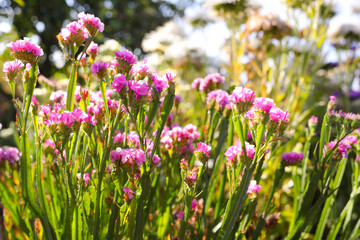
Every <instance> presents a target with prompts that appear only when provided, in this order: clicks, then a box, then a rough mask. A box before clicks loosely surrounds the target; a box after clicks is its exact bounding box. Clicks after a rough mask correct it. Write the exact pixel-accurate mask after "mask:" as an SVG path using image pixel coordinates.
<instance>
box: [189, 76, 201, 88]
mask: <svg viewBox="0 0 360 240" xmlns="http://www.w3.org/2000/svg"><path fill="white" fill-rule="evenodd" d="M202 81H203V79H202V78H195V79H194V81H193V82H192V83H191V87H192V88H193V89H195V90H200V89H199V87H200V83H201V82H202Z"/></svg>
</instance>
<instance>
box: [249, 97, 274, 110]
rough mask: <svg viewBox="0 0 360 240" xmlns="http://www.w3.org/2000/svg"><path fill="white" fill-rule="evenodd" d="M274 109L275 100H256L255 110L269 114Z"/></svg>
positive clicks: (262, 98) (263, 98) (259, 98)
mask: <svg viewBox="0 0 360 240" xmlns="http://www.w3.org/2000/svg"><path fill="white" fill-rule="evenodd" d="M272 107H275V103H274V100H273V99H270V98H265V97H258V98H255V101H254V108H255V109H257V110H260V111H262V112H264V113H266V114H268V113H269V112H270V110H271V108H272Z"/></svg>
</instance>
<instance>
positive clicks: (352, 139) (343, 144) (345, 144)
mask: <svg viewBox="0 0 360 240" xmlns="http://www.w3.org/2000/svg"><path fill="white" fill-rule="evenodd" d="M356 142H357V137H356V136H353V135H348V136H346V137H345V138H344V139H343V140H341V141H340V142H339V143H338V141H337V140H335V141H331V142H329V144H328V145H327V146H324V153H327V151H330V150H332V149H333V148H334V147H335V146H336V144H337V148H336V150H335V154H334V155H333V159H334V160H341V159H342V158H347V157H348V152H349V150H348V149H350V148H351V146H352V145H354V144H355V143H356Z"/></svg>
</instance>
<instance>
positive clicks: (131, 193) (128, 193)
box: [123, 187, 135, 200]
mask: <svg viewBox="0 0 360 240" xmlns="http://www.w3.org/2000/svg"><path fill="white" fill-rule="evenodd" d="M123 191H124V193H125V196H126V197H125V198H126V199H128V200H131V199H132V198H133V197H134V196H135V192H134V191H133V190H131V189H129V188H127V187H123Z"/></svg>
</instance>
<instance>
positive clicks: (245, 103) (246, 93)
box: [229, 87, 255, 113]
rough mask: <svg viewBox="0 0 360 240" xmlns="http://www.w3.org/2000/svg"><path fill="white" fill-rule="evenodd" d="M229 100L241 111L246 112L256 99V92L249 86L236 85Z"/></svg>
mask: <svg viewBox="0 0 360 240" xmlns="http://www.w3.org/2000/svg"><path fill="white" fill-rule="evenodd" d="M229 100H230V102H231V103H232V106H234V108H235V110H236V111H238V112H239V113H244V112H247V111H249V110H250V108H251V107H252V106H253V104H254V101H255V93H254V91H253V90H251V89H248V88H242V87H236V88H235V89H234V90H233V92H232V94H231V95H230V96H229Z"/></svg>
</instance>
